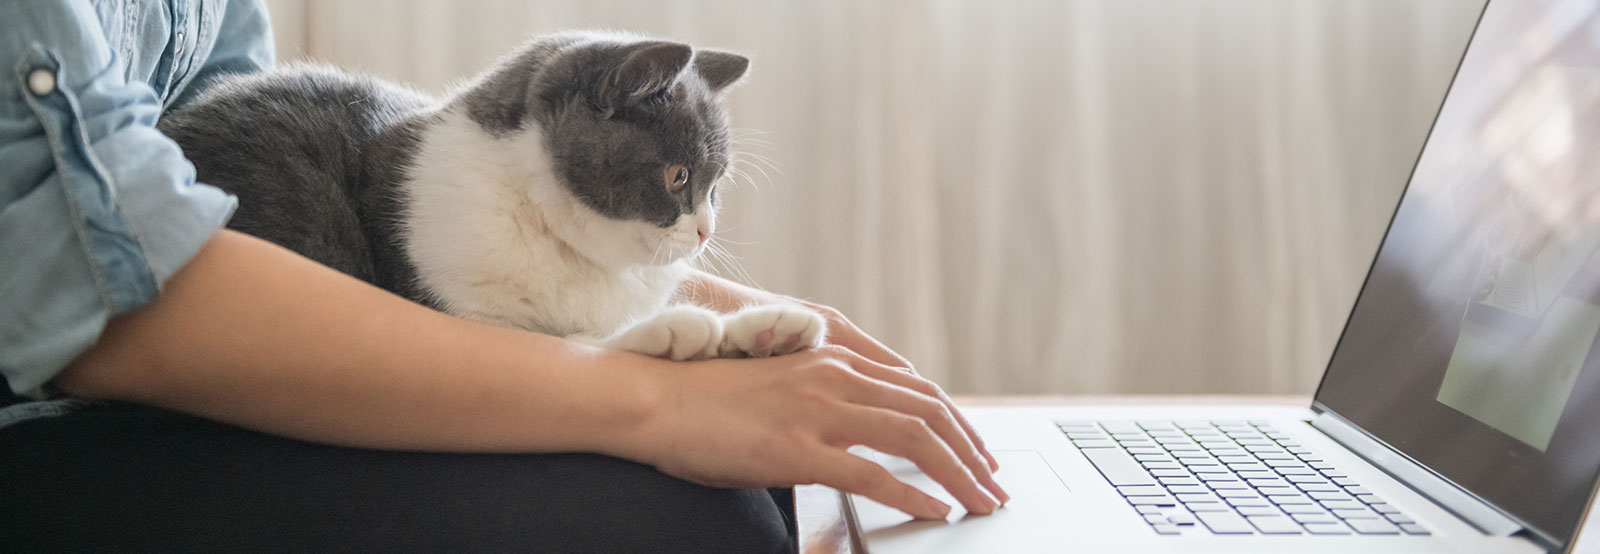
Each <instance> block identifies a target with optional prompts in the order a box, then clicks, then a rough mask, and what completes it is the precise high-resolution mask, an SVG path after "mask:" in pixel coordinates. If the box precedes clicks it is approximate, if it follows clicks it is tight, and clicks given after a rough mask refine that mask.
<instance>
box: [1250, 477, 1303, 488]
mask: <svg viewBox="0 0 1600 554" xmlns="http://www.w3.org/2000/svg"><path fill="white" fill-rule="evenodd" d="M1245 481H1246V482H1248V483H1250V486H1253V487H1293V486H1294V485H1291V484H1289V482H1288V481H1284V480H1283V479H1279V478H1277V477H1273V478H1271V479H1245Z"/></svg>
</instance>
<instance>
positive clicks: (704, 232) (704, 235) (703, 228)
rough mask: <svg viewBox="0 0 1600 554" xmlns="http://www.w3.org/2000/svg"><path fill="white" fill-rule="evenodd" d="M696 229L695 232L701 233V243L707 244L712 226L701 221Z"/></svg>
mask: <svg viewBox="0 0 1600 554" xmlns="http://www.w3.org/2000/svg"><path fill="white" fill-rule="evenodd" d="M694 230H695V232H697V233H700V244H705V243H706V240H707V239H710V238H711V226H710V225H706V224H704V223H701V224H700V226H699V227H695V229H694Z"/></svg>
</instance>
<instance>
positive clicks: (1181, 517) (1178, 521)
mask: <svg viewBox="0 0 1600 554" xmlns="http://www.w3.org/2000/svg"><path fill="white" fill-rule="evenodd" d="M1167 521H1170V522H1172V524H1173V525H1177V526H1179V527H1188V526H1190V525H1194V524H1195V519H1194V515H1193V514H1190V513H1189V512H1184V511H1179V512H1176V513H1173V514H1172V515H1169V516H1167Z"/></svg>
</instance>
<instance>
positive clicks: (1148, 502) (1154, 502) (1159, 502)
mask: <svg viewBox="0 0 1600 554" xmlns="http://www.w3.org/2000/svg"><path fill="white" fill-rule="evenodd" d="M1128 503H1129V504H1132V505H1134V506H1161V507H1167V506H1177V505H1178V501H1177V500H1175V499H1173V498H1172V497H1170V496H1130V497H1128Z"/></svg>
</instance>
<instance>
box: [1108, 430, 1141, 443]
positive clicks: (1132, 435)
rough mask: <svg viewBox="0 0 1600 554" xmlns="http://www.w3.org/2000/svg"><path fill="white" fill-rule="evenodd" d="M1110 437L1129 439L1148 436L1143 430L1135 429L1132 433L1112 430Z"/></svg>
mask: <svg viewBox="0 0 1600 554" xmlns="http://www.w3.org/2000/svg"><path fill="white" fill-rule="evenodd" d="M1111 438H1113V439H1117V440H1119V441H1121V440H1129V439H1145V438H1148V437H1146V436H1145V434H1144V432H1143V431H1136V432H1132V433H1119V432H1116V431H1113V432H1112V433H1111Z"/></svg>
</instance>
